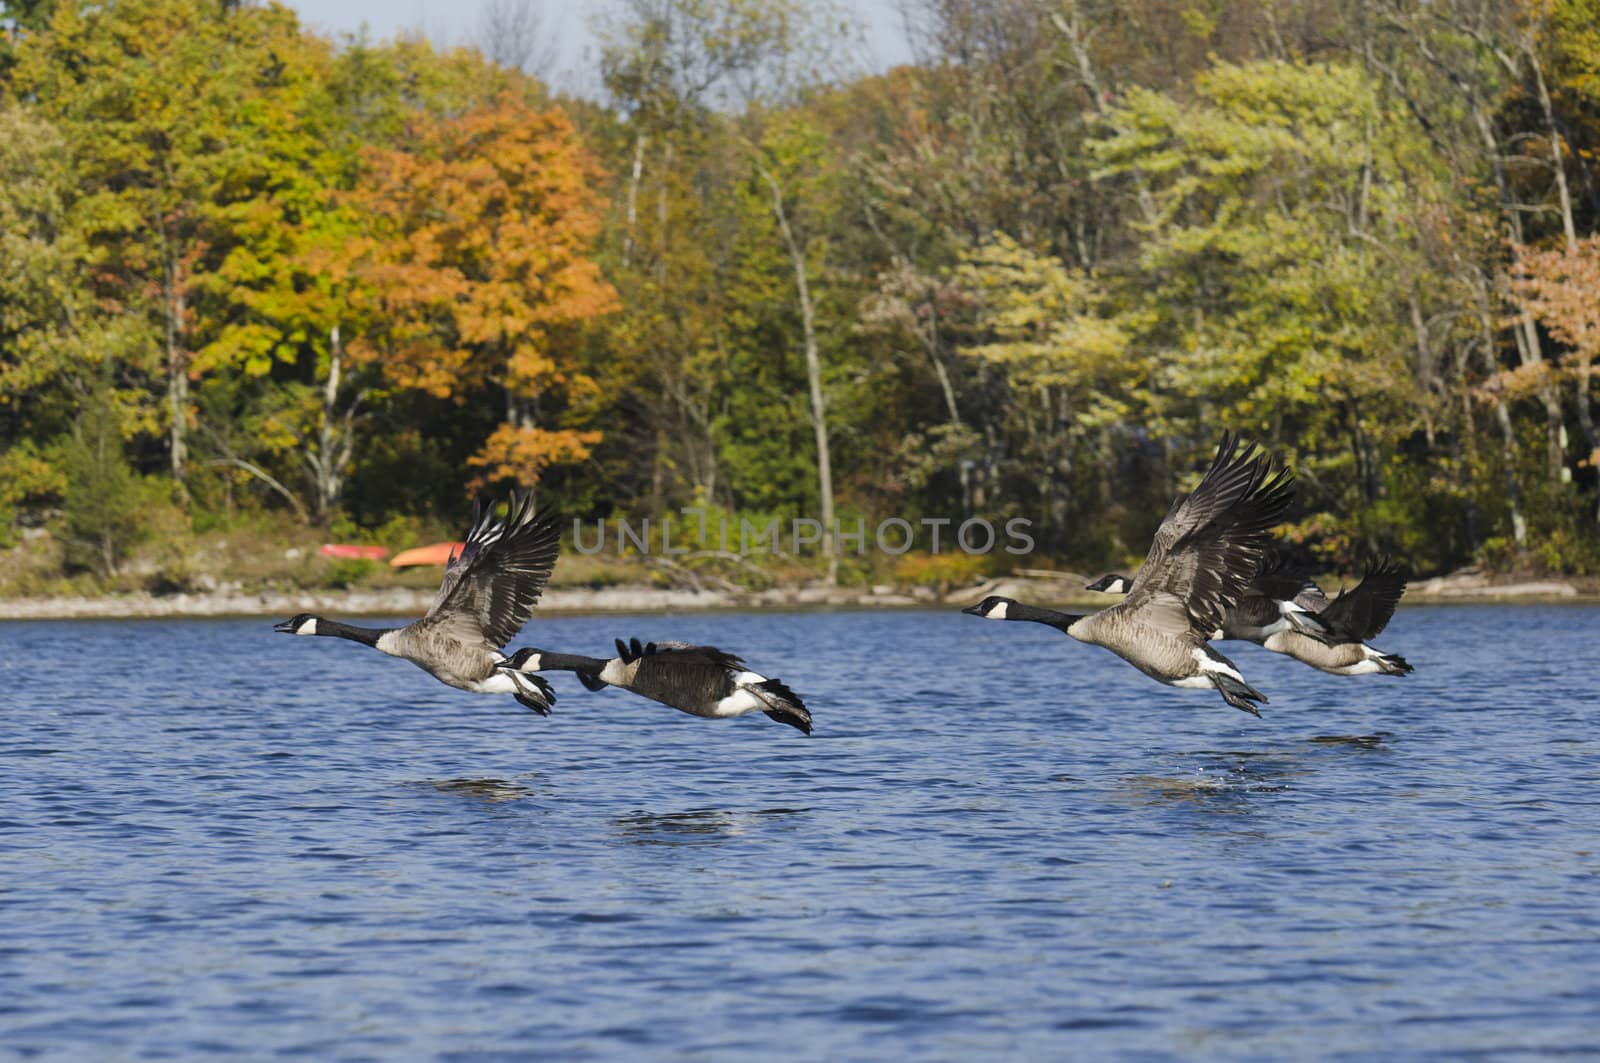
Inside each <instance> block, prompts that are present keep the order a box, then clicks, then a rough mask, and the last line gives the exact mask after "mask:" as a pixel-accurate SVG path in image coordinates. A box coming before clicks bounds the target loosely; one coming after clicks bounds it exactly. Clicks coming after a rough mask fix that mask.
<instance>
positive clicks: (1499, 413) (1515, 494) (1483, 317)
mask: <svg viewBox="0 0 1600 1063" xmlns="http://www.w3.org/2000/svg"><path fill="white" fill-rule="evenodd" d="M1488 299H1489V294H1488V292H1487V291H1486V290H1485V291H1480V292H1479V302H1478V328H1479V330H1480V333H1481V335H1482V344H1481V348H1482V354H1483V363H1484V370H1485V371H1486V372H1489V373H1493V372H1494V371H1495V369H1496V366H1495V359H1494V324H1493V323H1492V322H1491V321H1490V319H1489V306H1488ZM1494 419H1495V423H1496V424H1498V425H1499V426H1500V445H1501V454H1502V460H1503V461H1504V463H1505V479H1506V506H1507V507H1508V508H1509V509H1510V511H1511V537H1512V540H1513V541H1514V542H1515V543H1516V544H1517V552H1518V553H1521V552H1522V549H1523V547H1524V546H1526V545H1527V541H1528V522H1527V521H1526V520H1525V519H1523V516H1522V500H1521V495H1520V492H1519V491H1518V490H1517V432H1516V429H1515V428H1514V427H1513V426H1512V424H1511V412H1510V411H1509V410H1507V409H1506V400H1505V399H1504V398H1503V397H1502V396H1501V395H1499V394H1498V393H1497V394H1496V395H1495V397H1494Z"/></svg>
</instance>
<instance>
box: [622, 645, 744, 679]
mask: <svg viewBox="0 0 1600 1063" xmlns="http://www.w3.org/2000/svg"><path fill="white" fill-rule="evenodd" d="M644 655H645V656H646V657H661V658H666V659H668V660H684V661H687V660H691V659H698V660H703V661H705V662H707V663H709V664H712V665H715V666H716V667H718V668H722V669H725V670H727V671H729V672H742V671H744V659H743V658H741V657H736V656H734V655H733V654H731V653H728V652H727V651H725V650H719V649H717V648H716V647H715V646H696V645H694V644H693V643H689V642H651V643H648V644H646V646H645V648H644Z"/></svg>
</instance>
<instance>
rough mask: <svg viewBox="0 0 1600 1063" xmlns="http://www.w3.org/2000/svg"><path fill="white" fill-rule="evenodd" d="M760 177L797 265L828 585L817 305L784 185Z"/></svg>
mask: <svg viewBox="0 0 1600 1063" xmlns="http://www.w3.org/2000/svg"><path fill="white" fill-rule="evenodd" d="M756 169H757V170H758V171H759V172H760V174H761V179H762V180H763V181H765V182H766V184H767V188H768V189H769V190H770V191H771V192H772V216H773V217H774V218H775V219H776V220H777V222H778V232H779V233H780V234H781V235H782V236H783V243H784V247H785V248H787V249H788V252H789V261H790V263H791V264H792V265H793V267H794V283H795V288H796V290H797V291H798V292H799V296H800V324H801V329H802V334H803V336H804V340H805V353H806V381H807V383H808V384H809V386H810V391H811V426H812V428H813V429H814V430H815V432H816V436H817V493H818V494H819V495H820V496H821V502H822V542H823V548H824V549H825V550H826V551H827V555H828V586H830V587H834V586H837V585H838V583H839V551H838V544H837V543H836V542H835V541H834V534H833V533H834V525H833V520H834V517H833V464H832V461H831V460H830V458H829V455H828V408H827V402H826V400H825V399H824V397H823V394H822V360H821V359H820V358H819V357H818V355H817V327H816V308H815V306H814V304H813V303H812V300H811V285H810V282H809V280H808V278H807V275H806V256H805V249H804V248H803V247H801V245H800V242H799V241H798V240H797V239H796V238H795V234H794V229H793V227H792V226H790V224H789V212H788V210H787V209H786V208H785V206H784V203H783V188H782V186H781V185H780V184H779V183H778V178H777V176H776V175H775V174H773V172H772V171H771V170H769V169H768V168H767V167H766V166H764V165H762V164H761V163H760V161H757V162H756Z"/></svg>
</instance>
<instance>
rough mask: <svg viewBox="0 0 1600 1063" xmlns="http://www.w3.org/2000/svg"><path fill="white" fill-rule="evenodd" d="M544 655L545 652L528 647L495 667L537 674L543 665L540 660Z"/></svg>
mask: <svg viewBox="0 0 1600 1063" xmlns="http://www.w3.org/2000/svg"><path fill="white" fill-rule="evenodd" d="M543 655H544V651H543V650H541V649H536V648H535V647H533V646H526V647H524V648H522V649H520V650H518V651H517V652H516V653H513V654H512V655H511V656H510V657H507V658H506V659H505V660H503V661H501V662H500V663H499V664H498V665H496V666H495V667H497V668H503V669H506V670H508V671H513V672H537V671H538V670H539V665H540V663H541V662H540V660H539V658H540V657H542V656H543Z"/></svg>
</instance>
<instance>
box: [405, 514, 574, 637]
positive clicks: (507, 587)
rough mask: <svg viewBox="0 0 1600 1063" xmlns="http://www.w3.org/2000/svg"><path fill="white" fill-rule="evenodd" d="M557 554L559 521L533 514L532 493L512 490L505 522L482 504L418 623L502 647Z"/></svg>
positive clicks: (524, 617) (523, 619)
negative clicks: (431, 601)
mask: <svg viewBox="0 0 1600 1063" xmlns="http://www.w3.org/2000/svg"><path fill="white" fill-rule="evenodd" d="M560 552H561V523H560V519H559V518H558V517H557V516H556V515H555V513H554V512H552V511H548V510H547V511H545V512H543V513H536V512H535V511H534V508H533V495H532V493H531V492H527V491H516V490H513V491H512V492H511V495H510V498H509V501H508V504H507V510H506V515H505V516H504V517H497V516H496V515H495V507H494V506H493V505H485V504H484V501H483V499H481V498H480V499H479V500H478V501H476V502H475V503H473V506H472V527H471V528H470V529H469V530H468V531H467V539H466V544H465V545H464V546H463V547H462V549H461V552H460V553H459V554H456V555H455V556H453V557H451V559H450V563H449V565H447V566H446V567H445V572H444V582H443V584H441V585H440V587H439V594H438V597H436V598H435V599H434V602H433V608H431V609H429V610H428V614H427V616H425V617H423V618H422V620H421V621H419V623H421V624H424V625H427V626H429V627H439V628H444V629H447V630H449V631H450V632H451V633H452V634H453V635H455V636H456V637H457V638H461V639H463V640H466V641H473V640H475V639H477V638H481V639H482V640H483V641H485V642H487V643H489V644H490V645H491V646H495V647H501V646H504V645H505V644H506V643H508V642H510V641H511V639H512V638H513V637H515V636H516V634H517V632H518V631H520V630H522V625H524V624H526V623H527V622H528V619H529V618H530V617H532V616H533V610H534V606H535V605H537V604H538V602H539V596H540V595H541V594H543V593H544V587H545V584H546V583H548V582H550V573H551V572H552V571H554V570H555V565H556V556H557V555H558V554H559V553H560Z"/></svg>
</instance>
